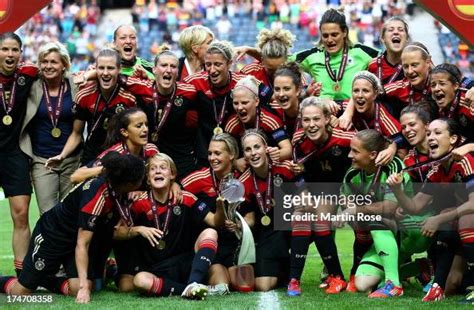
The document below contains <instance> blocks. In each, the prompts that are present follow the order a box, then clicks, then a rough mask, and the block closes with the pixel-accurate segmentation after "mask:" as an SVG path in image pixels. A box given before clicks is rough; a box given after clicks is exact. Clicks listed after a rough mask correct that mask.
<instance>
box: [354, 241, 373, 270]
mask: <svg viewBox="0 0 474 310" xmlns="http://www.w3.org/2000/svg"><path fill="white" fill-rule="evenodd" d="M371 246H372V242H361V241H360V240H357V238H356V239H354V244H353V245H352V251H353V253H354V257H353V259H352V268H351V275H355V274H356V271H357V268H359V264H360V261H361V260H362V257H364V254H365V253H367V251H368V250H369V249H370V247H371Z"/></svg>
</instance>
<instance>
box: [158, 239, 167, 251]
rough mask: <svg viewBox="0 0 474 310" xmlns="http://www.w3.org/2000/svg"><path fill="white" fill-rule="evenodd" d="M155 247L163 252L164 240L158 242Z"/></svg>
mask: <svg viewBox="0 0 474 310" xmlns="http://www.w3.org/2000/svg"><path fill="white" fill-rule="evenodd" d="M156 247H157V248H158V250H164V249H165V248H166V242H165V240H160V241H158V245H157V246H156Z"/></svg>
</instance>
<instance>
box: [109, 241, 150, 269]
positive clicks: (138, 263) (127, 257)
mask: <svg viewBox="0 0 474 310" xmlns="http://www.w3.org/2000/svg"><path fill="white" fill-rule="evenodd" d="M113 248H114V255H115V260H116V261H117V272H118V274H119V275H122V274H130V275H135V274H137V273H138V272H139V271H142V270H144V268H143V267H144V266H145V264H144V262H143V259H140V255H139V249H138V246H137V242H136V241H135V240H133V239H132V240H115V241H114V246H113Z"/></svg>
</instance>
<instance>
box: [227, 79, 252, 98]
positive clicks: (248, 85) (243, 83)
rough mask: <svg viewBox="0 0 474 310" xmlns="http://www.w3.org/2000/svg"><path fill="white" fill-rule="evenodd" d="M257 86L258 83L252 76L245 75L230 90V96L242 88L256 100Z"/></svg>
mask: <svg viewBox="0 0 474 310" xmlns="http://www.w3.org/2000/svg"><path fill="white" fill-rule="evenodd" d="M258 85H259V81H258V80H257V79H256V78H255V77H254V76H252V75H247V76H246V77H244V78H243V79H240V80H239V81H238V82H237V83H236V84H235V86H234V89H233V90H232V94H234V92H235V91H236V90H237V89H239V88H241V89H242V88H243V89H246V90H247V91H250V92H251V93H252V95H253V96H254V97H255V98H258Z"/></svg>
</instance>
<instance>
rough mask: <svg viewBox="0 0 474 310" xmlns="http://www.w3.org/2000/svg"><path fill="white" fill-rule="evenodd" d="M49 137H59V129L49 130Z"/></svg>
mask: <svg viewBox="0 0 474 310" xmlns="http://www.w3.org/2000/svg"><path fill="white" fill-rule="evenodd" d="M51 135H52V136H53V138H59V137H61V129H59V128H58V127H54V128H53V129H51Z"/></svg>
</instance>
